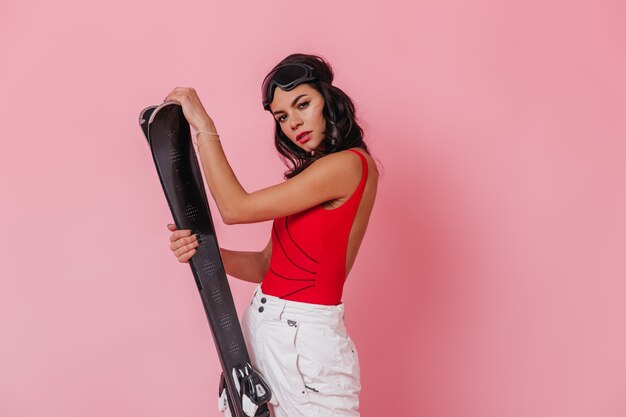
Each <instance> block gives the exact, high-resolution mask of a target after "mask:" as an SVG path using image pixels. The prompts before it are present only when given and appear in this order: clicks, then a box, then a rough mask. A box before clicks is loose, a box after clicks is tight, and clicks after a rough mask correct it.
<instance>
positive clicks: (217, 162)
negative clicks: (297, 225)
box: [165, 87, 361, 224]
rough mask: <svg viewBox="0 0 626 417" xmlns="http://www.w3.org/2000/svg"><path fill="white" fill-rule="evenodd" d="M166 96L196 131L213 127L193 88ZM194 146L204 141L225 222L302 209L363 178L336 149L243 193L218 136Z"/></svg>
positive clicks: (205, 161)
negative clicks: (277, 181) (284, 177)
mask: <svg viewBox="0 0 626 417" xmlns="http://www.w3.org/2000/svg"><path fill="white" fill-rule="evenodd" d="M165 100H166V101H167V100H175V101H178V102H179V103H180V104H181V106H182V108H183V113H184V114H185V117H186V118H187V121H188V122H189V124H190V125H191V126H192V127H193V128H194V129H196V130H197V131H207V132H217V130H216V127H215V124H214V123H213V120H212V119H211V118H210V117H209V115H208V114H207V113H206V111H205V110H204V107H203V106H202V103H201V102H200V99H199V98H198V96H197V94H196V92H195V90H194V89H192V88H180V87H179V88H175V89H174V90H173V91H172V92H171V93H170V94H169V95H168V96H167V98H166V99H165ZM217 133H219V132H217ZM198 145H202V146H199V148H198V154H199V157H200V161H201V163H202V169H203V172H204V176H205V178H206V181H207V185H208V186H209V191H210V192H211V195H212V196H213V199H214V200H215V203H216V205H217V208H218V210H219V212H220V215H221V217H222V220H223V221H224V223H226V224H237V223H255V222H261V221H267V220H272V219H276V218H279V217H283V216H287V215H289V214H293V213H298V212H301V211H303V210H305V209H307V208H310V207H313V206H315V205H318V204H321V203H323V202H325V201H328V200H332V199H335V198H340V197H343V196H346V195H348V194H349V193H350V192H351V191H352V190H354V189H355V188H356V186H357V184H358V182H359V179H360V177H361V161H360V158H359V157H358V156H356V155H354V154H353V153H352V152H338V153H337V154H331V155H328V156H326V157H324V158H320V159H318V160H316V161H315V162H314V163H312V164H311V165H310V166H309V167H307V168H306V169H305V170H304V171H302V172H301V173H300V174H298V175H296V176H295V177H292V178H290V179H288V180H286V181H284V182H282V183H280V184H276V185H273V186H271V187H267V188H264V189H262V190H259V191H256V192H253V193H247V192H246V191H245V190H244V188H243V187H242V186H241V184H240V183H239V181H238V180H237V177H236V176H235V173H234V172H233V170H232V168H231V166H230V164H229V163H228V160H227V159H226V155H225V154H224V149H223V148H222V145H221V143H220V142H219V141H217V140H214V139H213V137H210V136H209V135H199V136H198Z"/></svg>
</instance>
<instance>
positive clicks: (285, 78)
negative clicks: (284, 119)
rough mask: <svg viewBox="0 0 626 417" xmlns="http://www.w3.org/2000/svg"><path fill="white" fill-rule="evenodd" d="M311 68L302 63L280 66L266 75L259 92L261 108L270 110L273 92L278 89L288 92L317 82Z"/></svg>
mask: <svg viewBox="0 0 626 417" xmlns="http://www.w3.org/2000/svg"><path fill="white" fill-rule="evenodd" d="M317 79H318V78H317V77H316V75H315V71H314V69H313V67H311V66H310V65H307V64H303V63H299V62H297V63H293V64H285V65H281V66H279V67H278V68H276V69H274V70H273V71H272V72H270V73H269V74H267V76H266V77H265V79H264V80H263V86H262V87H261V91H262V93H263V108H264V109H265V110H268V111H269V110H270V103H271V102H272V100H273V99H274V90H276V87H280V88H282V89H283V90H285V91H289V90H291V89H293V88H295V87H297V86H298V85H300V84H302V83H304V82H307V81H313V80H317Z"/></svg>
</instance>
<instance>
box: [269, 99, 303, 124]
mask: <svg viewBox="0 0 626 417" xmlns="http://www.w3.org/2000/svg"><path fill="white" fill-rule="evenodd" d="M305 104H307V105H308V104H309V102H308V101H303V102H302V103H300V104H298V108H299V109H301V108H302V107H300V106H304V105H305ZM283 117H285V115H284V114H283V115H282V116H280V117H279V118H278V119H276V120H278V122H279V123H282V122H283V120H285V119H283Z"/></svg>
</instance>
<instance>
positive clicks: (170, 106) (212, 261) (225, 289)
mask: <svg viewBox="0 0 626 417" xmlns="http://www.w3.org/2000/svg"><path fill="white" fill-rule="evenodd" d="M139 124H140V126H141V128H142V130H143V133H144V135H145V137H146V139H147V141H148V145H149V146H150V150H151V152H152V157H153V159H154V163H155V165H156V169H157V172H158V175H159V180H160V181H161V185H162V187H163V191H164V192H165V197H166V199H167V202H168V204H169V206H170V210H171V212H172V216H173V218H174V222H175V223H176V227H177V229H179V230H183V229H185V230H186V229H190V230H192V232H193V233H196V234H197V235H198V241H199V245H198V247H197V248H196V253H195V254H194V255H193V256H192V257H191V258H190V259H189V265H190V266H191V270H192V272H193V276H194V279H195V281H196V285H197V287H198V291H199V292H200V296H201V298H202V304H203V305H204V310H205V312H206V316H207V318H208V320H209V325H210V328H211V334H212V335H213V341H214V342H215V346H216V348H217V352H218V356H219V359H220V363H221V365H222V380H221V381H220V390H219V396H220V403H222V405H224V404H223V403H224V402H225V401H228V406H229V409H230V412H231V413H232V415H233V416H234V417H246V416H249V417H252V416H256V417H269V409H268V406H267V403H268V402H269V400H270V398H271V395H272V394H271V391H270V389H269V387H268V386H267V383H266V382H265V381H264V380H263V378H262V376H261V375H260V374H259V372H258V371H257V370H256V369H254V368H253V367H252V365H251V363H250V357H249V355H248V350H247V348H246V345H245V340H244V338H243V333H242V330H241V325H240V324H239V318H238V316H237V310H236V309H235V303H234V301H233V296H232V293H231V291H230V286H229V285H228V278H227V277H226V273H225V271H224V265H223V263H222V258H221V256H220V252H219V244H218V242H217V236H216V234H215V228H214V227H213V219H212V217H211V212H210V209H209V204H208V200H207V196H206V193H205V189H204V183H203V180H202V175H201V170H200V166H199V164H198V160H197V158H196V153H195V150H194V147H193V144H192V142H191V131H190V127H189V123H188V122H187V120H186V119H185V116H184V114H183V111H182V107H181V106H180V104H178V103H177V102H166V103H163V104H160V105H158V106H150V107H147V108H145V109H143V110H142V111H141V113H140V115H139ZM233 399H235V400H234V401H233Z"/></svg>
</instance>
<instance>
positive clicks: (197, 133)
mask: <svg viewBox="0 0 626 417" xmlns="http://www.w3.org/2000/svg"><path fill="white" fill-rule="evenodd" d="M200 133H207V134H209V135H213V136H217V137H216V138H215V139H209V141H208V142H204V143H201V144H200V145H198V135H199V134H200ZM219 136H220V135H218V134H217V133H213V132H204V131H197V132H196V143H195V144H196V146H197V147H198V148H200V146H202V145H206V144H207V143H209V142H211V140H212V141H213V142H221V141H220V139H219Z"/></svg>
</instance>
